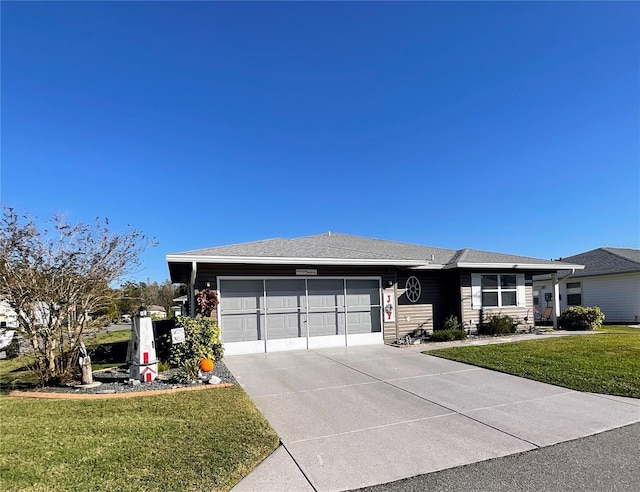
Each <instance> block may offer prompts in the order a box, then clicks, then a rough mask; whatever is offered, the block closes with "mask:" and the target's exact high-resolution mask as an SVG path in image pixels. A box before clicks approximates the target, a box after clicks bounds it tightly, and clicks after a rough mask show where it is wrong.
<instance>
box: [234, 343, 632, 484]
mask: <svg viewBox="0 0 640 492" xmlns="http://www.w3.org/2000/svg"><path fill="white" fill-rule="evenodd" d="M225 363H226V365H227V367H228V368H229V369H230V370H231V371H232V373H233V374H234V376H235V377H236V379H237V380H238V382H239V383H240V384H241V385H242V386H243V387H244V388H245V390H246V391H247V393H248V394H249V396H250V397H251V398H252V400H253V401H254V402H255V404H256V405H257V406H258V408H259V409H260V410H261V411H262V413H263V414H264V415H265V417H266V418H267V420H268V421H269V422H270V423H271V425H272V426H273V428H274V429H275V430H276V431H277V432H278V435H279V436H280V438H281V440H282V443H283V446H281V447H280V448H279V449H278V450H277V451H276V452H275V453H274V454H273V455H271V456H270V457H269V458H267V460H265V461H264V462H263V463H262V464H261V465H259V466H258V467H257V468H256V469H255V470H254V471H253V472H252V473H251V474H250V475H249V476H247V477H246V478H245V479H244V480H243V481H241V482H240V483H239V484H238V485H237V486H236V487H235V488H234V490H235V491H237V492H240V491H245V490H260V491H276V490H297V491H303V490H318V491H330V490H348V489H353V488H357V487H363V486H368V485H374V484H379V483H386V482H390V481H393V480H398V479H401V478H406V477H411V476H415V475H420V474H424V473H430V472H433V471H437V470H442V469H445V468H451V467H456V466H460V465H465V464H468V463H474V462H478V461H483V460H487V459H491V458H496V457H499V456H506V455H509V454H514V453H519V452H523V451H528V450H532V449H536V448H538V447H541V446H548V445H551V444H555V443H558V442H562V441H568V440H571V439H577V438H580V437H584V436H588V435H591V434H595V433H598V432H602V431H605V430H609V429H614V428H617V427H620V426H623V425H627V424H630V423H634V422H639V421H640V400H635V399H630V398H617V397H609V396H603V395H593V394H587V393H580V392H577V391H572V390H567V389H566V388H560V387H557V386H552V385H549V384H544V383H538V382H535V381H529V380H527V379H522V378H518V377H515V376H509V375H506V374H501V373H498V372H494V371H490V370H486V369H481V368H477V367H474V366H469V365H466V364H461V363H458V362H453V361H448V360H444V359H439V358H437V357H432V356H427V355H422V354H421V353H420V352H419V350H418V349H414V348H405V349H399V348H394V347H388V346H379V345H376V346H362V347H339V348H329V349H319V350H313V351H296V352H279V353H270V354H259V355H245V356H234V357H228V358H225Z"/></svg>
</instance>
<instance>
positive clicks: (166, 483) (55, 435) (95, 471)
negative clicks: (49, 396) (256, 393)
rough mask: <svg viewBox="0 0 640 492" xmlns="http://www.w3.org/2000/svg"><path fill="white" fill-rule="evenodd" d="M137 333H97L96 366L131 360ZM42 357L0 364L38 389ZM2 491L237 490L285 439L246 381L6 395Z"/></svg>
mask: <svg viewBox="0 0 640 492" xmlns="http://www.w3.org/2000/svg"><path fill="white" fill-rule="evenodd" d="M129 336H130V331H128V330H124V331H118V332H113V333H105V332H103V333H100V334H98V335H97V336H96V337H95V338H94V337H91V338H87V340H86V343H87V347H88V348H89V349H90V351H91V353H92V360H93V361H94V363H93V368H94V369H98V368H100V367H106V366H114V365H120V364H122V363H123V362H124V359H125V357H126V352H127V343H128V340H129ZM32 363H33V356H31V355H24V356H21V357H18V358H16V359H12V360H3V361H0V384H1V385H2V392H3V393H6V392H8V391H9V390H10V389H14V388H19V389H28V388H32V387H34V386H35V383H36V378H35V375H34V373H33V372H32V371H31V369H30V365H31V364H32ZM0 416H1V418H0V484H2V490H10V491H14V490H16V491H17V490H31V491H44V490H47V491H50V490H51V491H56V490H60V491H67V490H104V491H113V490H118V491H120V490H122V491H126V490H132V491H133V490H135V491H138V490H158V491H182V490H198V491H199V490H228V489H229V488H231V487H232V486H233V485H234V484H235V483H236V482H238V480H240V479H241V478H242V477H244V476H245V475H246V474H247V473H249V472H250V471H251V470H252V469H253V468H254V467H255V465H257V464H258V463H259V462H260V461H262V460H263V459H264V458H266V457H267V456H268V455H269V454H270V453H271V452H272V451H273V450H274V449H275V448H276V447H277V446H278V442H279V441H278V436H277V435H276V433H275V431H274V430H273V429H272V428H271V427H270V426H269V424H268V423H267V421H266V420H265V419H264V417H263V416H262V414H261V413H260V412H259V411H258V410H257V409H256V407H255V405H254V404H253V403H252V401H251V400H250V399H249V397H248V396H247V395H246V393H245V392H244V391H243V390H242V388H240V387H239V386H234V387H227V388H208V389H204V390H201V391H192V392H182V393H172V394H165V395H155V396H146V397H132V398H121V399H106V400H39V399H18V398H9V397H7V396H0Z"/></svg>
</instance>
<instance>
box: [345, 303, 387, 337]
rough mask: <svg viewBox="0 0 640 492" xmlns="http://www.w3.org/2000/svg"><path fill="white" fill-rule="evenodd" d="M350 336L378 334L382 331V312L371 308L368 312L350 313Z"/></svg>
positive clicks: (348, 319)
mask: <svg viewBox="0 0 640 492" xmlns="http://www.w3.org/2000/svg"><path fill="white" fill-rule="evenodd" d="M347 325H348V327H349V335H352V334H357V333H377V332H379V331H381V329H382V327H381V323H380V310H379V309H377V308H371V309H368V310H366V311H365V310H360V311H349V313H348V315H347Z"/></svg>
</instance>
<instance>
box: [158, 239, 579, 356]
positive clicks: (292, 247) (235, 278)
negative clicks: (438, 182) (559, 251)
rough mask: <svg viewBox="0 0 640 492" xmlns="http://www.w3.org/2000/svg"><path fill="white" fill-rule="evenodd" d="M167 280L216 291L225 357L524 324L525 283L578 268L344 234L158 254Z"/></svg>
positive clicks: (527, 315) (529, 308) (529, 303)
mask: <svg viewBox="0 0 640 492" xmlns="http://www.w3.org/2000/svg"><path fill="white" fill-rule="evenodd" d="M166 258H167V263H168V266H169V272H170V277H171V281H172V282H173V283H184V284H186V285H188V287H189V294H188V295H189V302H188V305H189V312H190V315H192V316H193V315H194V314H195V310H194V306H195V294H196V291H197V290H200V289H204V288H206V287H210V288H211V289H215V290H216V291H217V292H218V298H219V301H220V302H219V304H218V308H217V313H216V315H217V319H218V322H219V324H220V328H221V333H222V341H223V343H224V344H225V353H226V354H239V353H256V352H265V351H268V352H271V351H278V350H288V349H311V348H316V347H327V346H339V345H342V346H344V345H357V344H370V343H383V342H386V343H390V342H392V341H393V340H395V339H397V338H399V337H401V336H403V335H405V334H407V333H410V332H412V331H413V330H415V329H417V328H423V329H426V330H428V331H432V330H433V329H434V327H438V326H439V325H440V324H441V323H442V322H443V321H444V319H445V318H446V317H447V316H449V315H455V316H457V317H458V319H459V320H460V321H461V322H462V323H464V325H465V328H468V329H469V328H470V329H474V328H475V326H477V324H478V323H479V322H480V320H481V316H483V315H484V316H486V315H490V314H492V313H503V314H508V315H511V316H514V317H516V318H517V319H518V320H519V322H520V323H521V324H523V325H529V326H531V325H532V324H533V276H534V275H541V274H547V273H549V274H553V275H557V272H558V271H559V270H567V269H569V270H574V271H575V270H577V269H580V268H582V266H581V265H577V264H575V265H574V264H570V263H564V262H556V261H551V260H542V259H536V258H528V257H523V256H514V255H508V254H501V253H492V252H485V251H477V250H473V249H463V250H459V251H456V250H450V249H442V248H432V247H427V246H420V245H414V244H405V243H399V242H394V241H385V240H380V239H371V238H366V237H359V236H351V235H345V234H335V233H332V232H330V233H327V234H320V235H315V236H308V237H301V238H295V239H281V238H278V239H268V240H264V241H257V242H250V243H242V244H234V245H229V246H219V247H213V248H207V249H201V250H196V251H187V252H184V253H176V254H169V255H167V257H166Z"/></svg>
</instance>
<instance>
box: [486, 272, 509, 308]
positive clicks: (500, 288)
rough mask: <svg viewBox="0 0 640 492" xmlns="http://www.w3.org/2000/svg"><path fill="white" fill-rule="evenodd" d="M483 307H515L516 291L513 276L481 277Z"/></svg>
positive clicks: (492, 275)
mask: <svg viewBox="0 0 640 492" xmlns="http://www.w3.org/2000/svg"><path fill="white" fill-rule="evenodd" d="M480 287H481V289H482V306H483V307H507V306H517V298H518V289H517V282H516V275H515V274H491V275H481V280H480Z"/></svg>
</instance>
